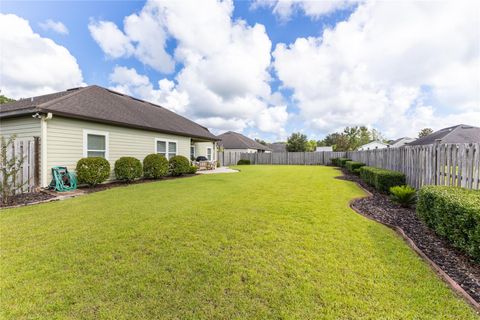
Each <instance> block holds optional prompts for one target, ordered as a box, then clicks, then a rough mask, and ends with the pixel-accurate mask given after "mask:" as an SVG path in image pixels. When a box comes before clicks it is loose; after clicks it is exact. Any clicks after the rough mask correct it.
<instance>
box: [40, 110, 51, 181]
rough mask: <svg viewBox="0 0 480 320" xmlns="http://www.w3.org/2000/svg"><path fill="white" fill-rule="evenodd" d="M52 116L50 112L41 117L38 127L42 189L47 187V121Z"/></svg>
mask: <svg viewBox="0 0 480 320" xmlns="http://www.w3.org/2000/svg"><path fill="white" fill-rule="evenodd" d="M52 117H53V115H52V113H51V112H49V113H47V114H46V115H43V116H42V117H41V118H40V127H41V137H40V150H41V160H40V163H41V167H42V169H41V178H40V181H41V182H40V184H41V186H42V187H47V186H48V181H47V177H48V173H47V170H48V166H47V161H48V159H47V145H48V144H47V121H48V120H50V119H52Z"/></svg>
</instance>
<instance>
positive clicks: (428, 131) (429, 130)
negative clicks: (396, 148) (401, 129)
mask: <svg viewBox="0 0 480 320" xmlns="http://www.w3.org/2000/svg"><path fill="white" fill-rule="evenodd" d="M432 133H433V130H432V128H423V129H422V130H420V132H419V133H418V137H419V138H423V137H426V136H428V135H430V134H432Z"/></svg>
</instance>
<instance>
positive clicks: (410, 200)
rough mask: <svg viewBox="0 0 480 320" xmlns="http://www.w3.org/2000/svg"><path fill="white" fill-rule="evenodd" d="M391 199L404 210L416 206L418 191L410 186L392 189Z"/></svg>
mask: <svg viewBox="0 0 480 320" xmlns="http://www.w3.org/2000/svg"><path fill="white" fill-rule="evenodd" d="M390 198H391V199H392V201H393V202H396V203H398V204H399V205H401V206H402V207H404V208H408V207H410V206H412V205H414V204H415V200H416V198H417V191H416V190H415V188H412V187H410V186H395V187H391V188H390Z"/></svg>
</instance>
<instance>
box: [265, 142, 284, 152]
mask: <svg viewBox="0 0 480 320" xmlns="http://www.w3.org/2000/svg"><path fill="white" fill-rule="evenodd" d="M267 147H269V148H270V149H271V150H272V152H287V143H286V142H274V143H268V144H267Z"/></svg>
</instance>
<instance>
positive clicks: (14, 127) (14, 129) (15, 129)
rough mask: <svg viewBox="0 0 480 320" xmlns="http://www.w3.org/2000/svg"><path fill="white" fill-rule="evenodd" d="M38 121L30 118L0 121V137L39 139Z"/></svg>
mask: <svg viewBox="0 0 480 320" xmlns="http://www.w3.org/2000/svg"><path fill="white" fill-rule="evenodd" d="M40 130H41V129H40V120H39V119H34V118H32V116H30V115H28V116H24V117H20V118H9V119H0V135H2V136H5V137H8V136H11V135H13V134H16V135H17V138H18V139H22V138H32V137H40Z"/></svg>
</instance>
